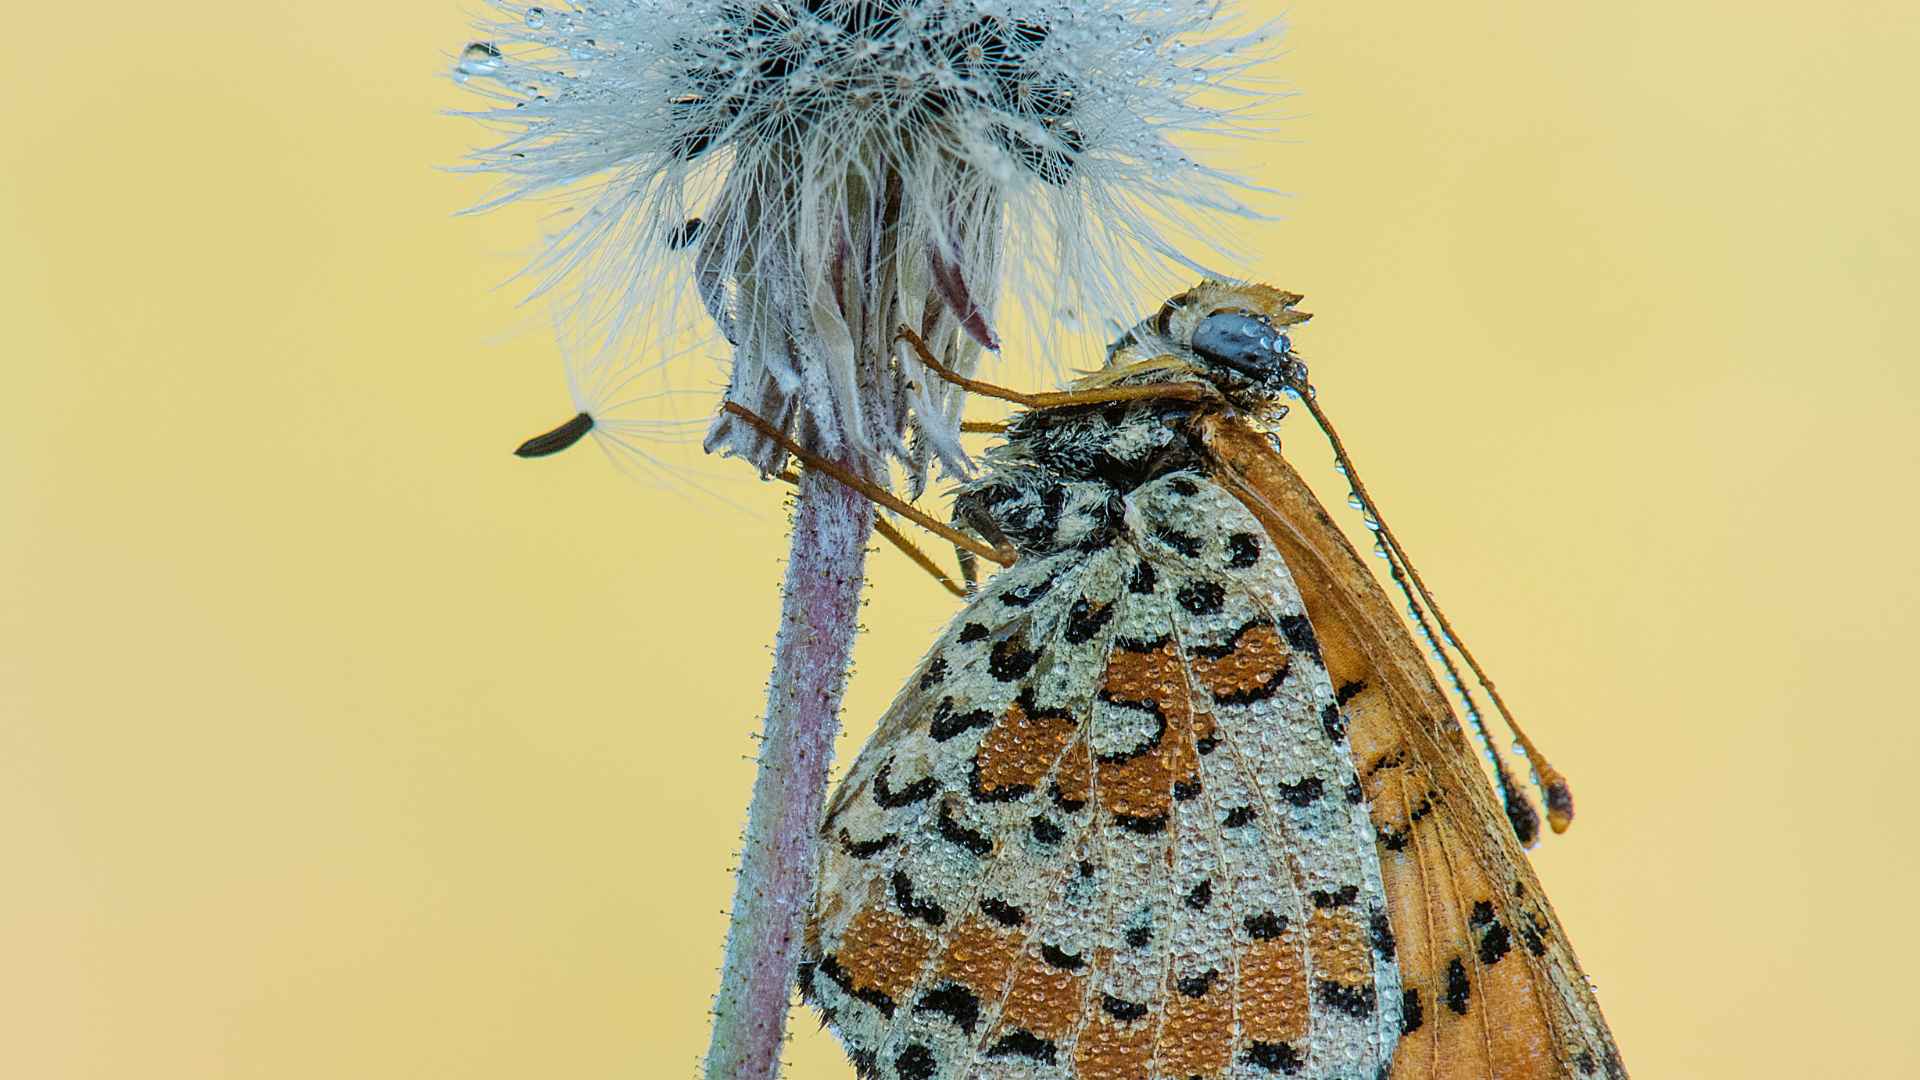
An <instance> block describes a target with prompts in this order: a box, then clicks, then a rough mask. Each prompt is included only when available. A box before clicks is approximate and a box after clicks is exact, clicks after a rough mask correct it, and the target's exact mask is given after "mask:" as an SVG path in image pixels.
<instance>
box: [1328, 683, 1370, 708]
mask: <svg viewBox="0 0 1920 1080" xmlns="http://www.w3.org/2000/svg"><path fill="white" fill-rule="evenodd" d="M1366 688H1367V682H1366V680H1365V679H1355V680H1354V681H1353V682H1348V683H1341V684H1340V689H1338V690H1335V691H1334V692H1333V700H1334V701H1335V702H1337V703H1338V704H1341V705H1345V704H1346V703H1347V702H1349V701H1352V700H1353V699H1354V698H1357V697H1359V696H1360V693H1361V691H1363V690H1365V689H1366Z"/></svg>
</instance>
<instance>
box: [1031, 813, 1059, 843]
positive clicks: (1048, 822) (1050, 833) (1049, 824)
mask: <svg viewBox="0 0 1920 1080" xmlns="http://www.w3.org/2000/svg"><path fill="white" fill-rule="evenodd" d="M1066 835H1067V834H1066V833H1065V832H1064V831H1062V830H1061V828H1060V826H1058V825H1055V824H1054V823H1053V819H1052V818H1049V817H1047V816H1046V815H1045V814H1040V815H1038V816H1036V817H1035V818H1034V819H1033V838H1034V839H1035V840H1038V841H1040V842H1041V843H1043V844H1045V845H1047V846H1048V847H1053V846H1054V845H1055V844H1058V843H1059V842H1060V841H1061V840H1063V839H1065V838H1066Z"/></svg>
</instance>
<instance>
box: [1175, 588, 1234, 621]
mask: <svg viewBox="0 0 1920 1080" xmlns="http://www.w3.org/2000/svg"><path fill="white" fill-rule="evenodd" d="M1173 598H1174V599H1175V600H1178V601H1179V602H1180V606H1181V607H1183V608H1186V609H1187V610H1188V611H1190V612H1192V613H1193V614H1195V615H1212V614H1213V613H1215V612H1217V611H1219V610H1220V605H1222V604H1224V603H1226V599H1227V590H1226V589H1224V588H1222V587H1221V586H1220V584H1219V583H1218V582H1213V581H1189V582H1187V583H1186V584H1185V585H1182V586H1180V591H1178V592H1176V593H1174V594H1173Z"/></svg>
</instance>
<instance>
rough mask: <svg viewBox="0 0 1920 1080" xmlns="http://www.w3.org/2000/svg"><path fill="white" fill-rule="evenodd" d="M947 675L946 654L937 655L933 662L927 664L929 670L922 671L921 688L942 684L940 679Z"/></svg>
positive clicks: (931, 687) (930, 687)
mask: <svg viewBox="0 0 1920 1080" xmlns="http://www.w3.org/2000/svg"><path fill="white" fill-rule="evenodd" d="M946 677H947V658H946V657H944V656H936V657H934V658H933V662H932V663H930V664H928V665H927V670H925V671H923V672H921V673H920V689H922V690H931V689H933V688H934V687H935V686H938V685H940V680H941V679H944V678H946Z"/></svg>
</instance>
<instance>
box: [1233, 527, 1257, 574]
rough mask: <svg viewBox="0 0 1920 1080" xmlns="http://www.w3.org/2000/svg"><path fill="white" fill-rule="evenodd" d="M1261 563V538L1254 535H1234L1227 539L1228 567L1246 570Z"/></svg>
mask: <svg viewBox="0 0 1920 1080" xmlns="http://www.w3.org/2000/svg"><path fill="white" fill-rule="evenodd" d="M1259 561H1260V538H1259V537H1257V536H1255V535H1253V534H1252V533H1243V532H1241V533H1234V534H1233V535H1232V536H1229V537H1227V565H1228V566H1231V567H1233V568H1234V569H1235V570H1245V569H1246V568H1247V567H1249V566H1252V565H1253V564H1254V563H1257V562H1259Z"/></svg>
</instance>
